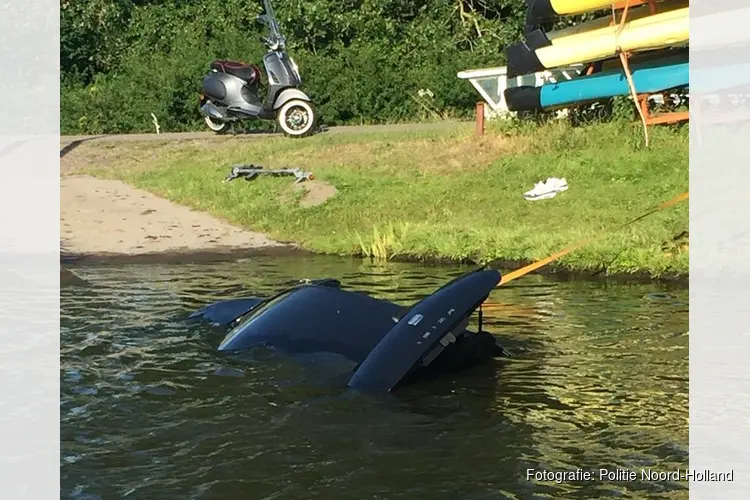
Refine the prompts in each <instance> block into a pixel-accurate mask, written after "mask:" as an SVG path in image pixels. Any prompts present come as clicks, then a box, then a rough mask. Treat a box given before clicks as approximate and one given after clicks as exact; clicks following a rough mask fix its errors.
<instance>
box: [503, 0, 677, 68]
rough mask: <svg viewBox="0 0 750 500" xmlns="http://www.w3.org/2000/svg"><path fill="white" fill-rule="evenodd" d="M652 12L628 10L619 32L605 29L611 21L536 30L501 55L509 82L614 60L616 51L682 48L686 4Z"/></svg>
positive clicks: (614, 28) (664, 4) (668, 5)
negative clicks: (549, 71)
mask: <svg viewBox="0 0 750 500" xmlns="http://www.w3.org/2000/svg"><path fill="white" fill-rule="evenodd" d="M656 6H658V8H657V12H656V13H655V14H653V15H650V12H649V6H647V5H644V6H641V7H638V8H635V9H632V12H628V18H627V20H626V22H625V24H624V25H623V26H622V29H620V27H619V26H616V25H610V23H611V21H612V18H611V16H604V17H601V18H598V19H594V20H593V21H589V22H586V23H582V24H580V25H578V26H575V27H573V28H568V29H566V30H561V31H559V32H556V31H552V32H549V33H544V32H543V31H542V30H535V31H533V32H531V33H529V34H528V35H527V41H525V42H520V43H516V44H514V45H511V46H509V47H507V48H506V49H505V56H506V57H507V59H508V77H510V78H512V77H515V76H520V75H525V74H528V73H534V72H536V71H544V70H545V69H550V68H555V67H558V66H565V65H569V64H575V63H587V62H592V61H597V60H600V59H605V58H609V57H614V56H616V55H617V53H618V48H619V49H620V50H622V51H628V52H638V51H646V50H656V49H663V48H667V47H674V46H679V45H684V44H686V43H687V42H688V39H689V32H690V30H689V26H690V23H689V16H688V12H689V7H688V2H686V1H684V0H677V1H673V2H662V3H659V4H656Z"/></svg>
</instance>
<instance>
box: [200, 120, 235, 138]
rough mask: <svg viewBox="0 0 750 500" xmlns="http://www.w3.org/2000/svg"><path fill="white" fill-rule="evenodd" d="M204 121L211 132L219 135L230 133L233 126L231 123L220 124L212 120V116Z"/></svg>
mask: <svg viewBox="0 0 750 500" xmlns="http://www.w3.org/2000/svg"><path fill="white" fill-rule="evenodd" d="M204 120H205V122H206V126H207V127H208V128H209V129H211V131H213V132H216V133H217V134H219V135H221V134H226V133H227V132H229V129H230V128H232V124H231V123H229V122H219V121H215V120H213V119H211V117H210V116H206V117H204Z"/></svg>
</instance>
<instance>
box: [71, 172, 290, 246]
mask: <svg viewBox="0 0 750 500" xmlns="http://www.w3.org/2000/svg"><path fill="white" fill-rule="evenodd" d="M60 238H61V245H62V248H63V253H64V254H66V255H69V256H71V255H72V256H90V255H98V256H104V255H112V256H114V255H121V256H126V255H128V256H136V255H150V254H175V253H196V252H202V253H208V252H212V253H226V252H237V251H242V250H260V249H269V250H270V249H284V248H292V247H291V245H287V244H283V243H279V242H276V241H273V240H271V239H269V238H267V237H266V236H265V235H263V234H261V233H256V232H252V231H246V230H243V229H239V228H237V227H235V226H233V225H231V224H229V223H228V222H225V221H223V220H220V219H217V218H215V217H212V216H210V215H208V214H205V213H201V212H196V211H194V210H191V209H189V208H187V207H184V206H180V205H177V204H175V203H172V202H170V201H168V200H165V199H162V198H159V197H158V196H155V195H153V194H150V193H148V192H146V191H142V190H139V189H136V188H133V187H131V186H129V185H127V184H125V183H123V182H121V181H115V180H105V179H97V178H94V177H89V176H74V177H65V178H61V179H60Z"/></svg>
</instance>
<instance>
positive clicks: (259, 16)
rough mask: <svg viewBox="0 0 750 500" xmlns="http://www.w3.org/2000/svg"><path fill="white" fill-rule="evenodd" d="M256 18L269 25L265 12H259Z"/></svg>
mask: <svg viewBox="0 0 750 500" xmlns="http://www.w3.org/2000/svg"><path fill="white" fill-rule="evenodd" d="M255 20H256V21H258V22H259V23H261V24H265V25H268V19H266V16H265V15H264V14H259V15H258V17H256V18H255Z"/></svg>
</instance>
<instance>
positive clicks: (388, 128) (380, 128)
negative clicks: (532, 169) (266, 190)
mask: <svg viewBox="0 0 750 500" xmlns="http://www.w3.org/2000/svg"><path fill="white" fill-rule="evenodd" d="M472 126H473V123H472V122H447V121H446V122H435V123H403V124H397V125H350V126H343V127H331V128H329V129H327V130H326V131H325V132H323V133H325V134H355V133H359V134H361V133H377V132H399V131H403V132H409V131H414V130H419V131H424V130H445V129H451V128H461V127H472ZM275 135H280V134H270V133H246V134H236V135H233V134H226V135H217V134H214V133H213V132H165V133H163V134H155V133H153V134H119V135H93V136H92V135H63V136H60V143H61V144H70V143H72V142H76V141H107V142H112V141H179V140H200V139H226V138H241V139H254V138H264V137H272V136H275ZM303 140H304V139H303Z"/></svg>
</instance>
